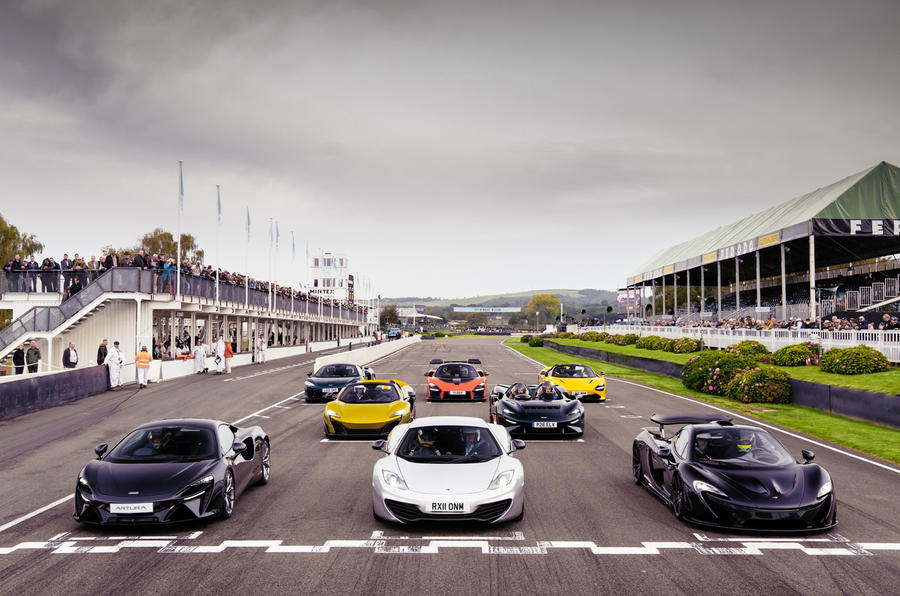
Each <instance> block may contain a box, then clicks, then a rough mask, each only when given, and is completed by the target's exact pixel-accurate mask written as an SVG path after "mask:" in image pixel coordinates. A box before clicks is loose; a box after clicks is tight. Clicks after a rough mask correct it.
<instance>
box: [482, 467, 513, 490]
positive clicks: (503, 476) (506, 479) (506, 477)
mask: <svg viewBox="0 0 900 596" xmlns="http://www.w3.org/2000/svg"><path fill="white" fill-rule="evenodd" d="M515 475H516V473H515V472H514V471H512V470H506V471H505V472H500V473H499V474H497V477H496V478H494V479H493V480H492V481H491V484H490V486H488V489H497V488H506V487H507V486H509V485H510V484H512V481H513V478H514V477H515Z"/></svg>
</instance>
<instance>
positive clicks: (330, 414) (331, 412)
mask: <svg viewBox="0 0 900 596" xmlns="http://www.w3.org/2000/svg"><path fill="white" fill-rule="evenodd" d="M325 415H326V416H328V417H329V418H340V417H341V415H340V414H338V413H337V412H335V411H334V410H332V409H331V408H328V409H327V410H325Z"/></svg>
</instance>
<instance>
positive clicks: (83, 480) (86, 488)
mask: <svg viewBox="0 0 900 596" xmlns="http://www.w3.org/2000/svg"><path fill="white" fill-rule="evenodd" d="M78 486H79V487H80V488H81V490H83V491H84V492H86V493H87V494H89V495H92V494H94V491H93V490H92V489H91V485H90V484H88V481H87V478H85V477H84V476H79V477H78Z"/></svg>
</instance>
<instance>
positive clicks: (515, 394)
mask: <svg viewBox="0 0 900 596" xmlns="http://www.w3.org/2000/svg"><path fill="white" fill-rule="evenodd" d="M509 394H510V396H511V397H512V398H513V399H525V398H527V397H528V387H526V386H525V383H516V384H515V385H513V386H512V391H510V392H509Z"/></svg>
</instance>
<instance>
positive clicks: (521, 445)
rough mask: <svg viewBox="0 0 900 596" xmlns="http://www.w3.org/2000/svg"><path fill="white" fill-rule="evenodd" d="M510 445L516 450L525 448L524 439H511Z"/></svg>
mask: <svg viewBox="0 0 900 596" xmlns="http://www.w3.org/2000/svg"><path fill="white" fill-rule="evenodd" d="M512 446H513V448H515V449H516V450H519V449H525V441H523V440H522V439H513V440H512Z"/></svg>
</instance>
